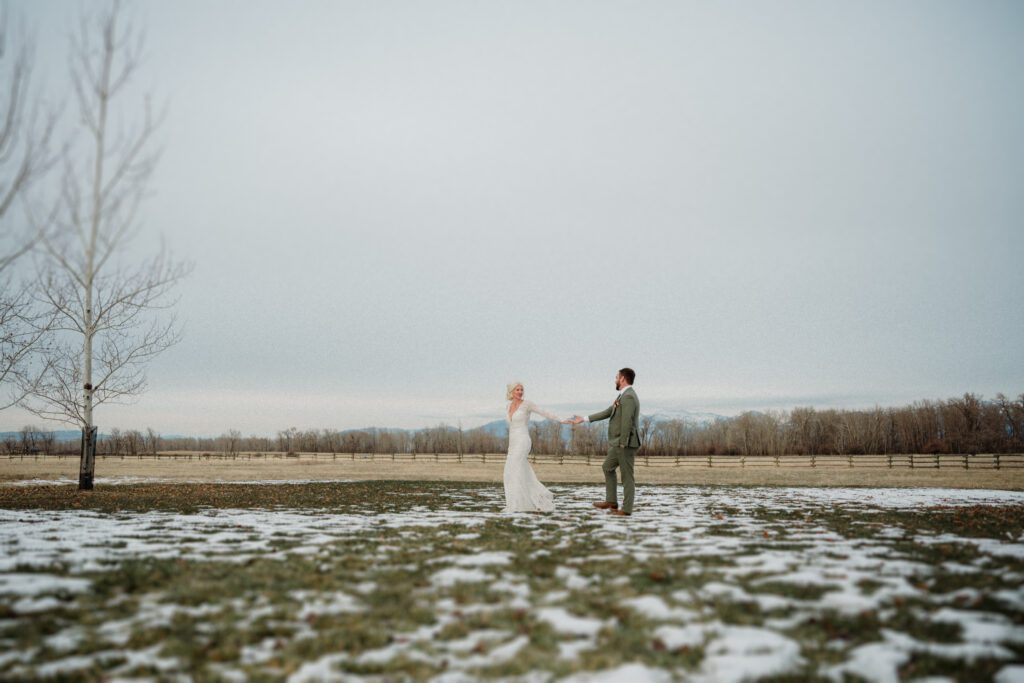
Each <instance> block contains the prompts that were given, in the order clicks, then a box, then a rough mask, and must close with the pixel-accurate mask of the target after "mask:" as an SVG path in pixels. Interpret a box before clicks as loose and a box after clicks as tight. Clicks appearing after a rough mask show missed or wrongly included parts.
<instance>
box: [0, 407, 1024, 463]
mask: <svg viewBox="0 0 1024 683" xmlns="http://www.w3.org/2000/svg"><path fill="white" fill-rule="evenodd" d="M606 429H607V428H606V425H605V424H604V423H600V422H599V423H596V424H582V425H576V426H574V427H572V428H571V431H569V430H567V429H566V430H564V429H563V428H562V425H560V424H558V423H555V422H550V421H546V422H531V423H530V437H531V440H532V441H533V452H534V453H543V454H548V455H559V454H580V455H602V454H604V453H605V452H606V451H607V449H608V440H607V433H606ZM47 435H49V436H47ZM640 436H641V441H642V442H643V447H642V449H641V453H642V454H645V455H652V456H690V455H692V456H698V455H716V454H718V455H861V454H890V453H892V454H907V453H928V454H935V453H1020V452H1024V394H1020V395H1019V396H1018V397H1017V398H1015V399H1010V398H1007V397H1006V396H1005V395H1003V394H997V395H996V397H995V398H994V399H991V400H985V399H983V398H982V397H981V396H978V395H976V394H971V393H968V394H964V395H963V396H962V397H960V398H951V399H948V400H935V401H930V400H925V401H918V402H915V403H913V404H911V405H908V406H903V407H900V408H881V407H875V408H871V409H867V410H844V409H827V410H819V409H816V408H811V407H806V408H794V409H793V410H790V411H769V412H754V411H748V412H745V413H742V414H741V415H738V416H736V417H730V418H722V419H719V420H716V421H714V422H711V423H705V424H694V423H691V422H686V421H684V420H663V421H656V420H654V418H652V417H651V416H642V417H641V419H640ZM0 445H2V447H3V449H4V452H6V453H8V454H12V455H13V454H18V453H22V454H24V453H43V454H52V453H58V452H76V451H77V444H74V443H70V442H64V443H60V442H58V441H56V440H55V439H54V438H53V434H52V432H44V431H40V430H38V429H35V428H33V427H25V428H24V429H22V430H21V432H18V433H9V434H7V435H6V436H5V438H4V440H3V443H2V444H0ZM506 446H507V438H506V437H503V436H500V435H498V434H495V433H493V432H491V431H488V430H487V429H484V428H483V427H477V428H475V429H462V428H459V427H452V426H448V425H445V424H440V425H437V426H434V427H427V428H424V429H419V430H394V429H364V430H346V431H341V430H336V429H307V430H300V429H296V428H295V427H291V428H289V429H284V430H280V431H278V432H277V434H276V435H274V436H259V435H250V436H243V435H242V433H241V432H240V431H238V430H234V429H232V430H229V431H227V432H225V433H224V434H222V435H220V436H217V437H162V436H160V435H159V434H158V433H156V432H155V431H154V430H153V429H147V430H146V431H145V432H141V431H138V430H121V429H111V430H110V433H109V434H106V435H103V436H101V437H100V439H99V442H98V447H97V450H98V452H99V453H101V454H105V455H124V456H138V455H146V454H150V455H153V454H156V453H158V452H162V451H194V452H208V453H220V454H227V455H233V454H238V453H285V454H288V453H292V454H295V453H375V454H387V453H503V452H504V451H505V450H506ZM61 449H64V450H63V451H62V450H61Z"/></svg>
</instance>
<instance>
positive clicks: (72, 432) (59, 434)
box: [0, 429, 106, 443]
mask: <svg viewBox="0 0 1024 683" xmlns="http://www.w3.org/2000/svg"><path fill="white" fill-rule="evenodd" d="M35 431H36V432H37V433H38V432H47V431H50V430H47V429H36V430H35ZM105 437H106V434H100V438H101V439H102V438H105ZM9 438H14V439H17V440H20V439H21V431H20V430H19V431H16V432H0V441H5V440H7V439H9ZM53 438H54V440H55V441H57V442H58V443H63V442H65V441H80V440H81V438H82V432H81V431H80V430H78V429H58V430H55V431H53Z"/></svg>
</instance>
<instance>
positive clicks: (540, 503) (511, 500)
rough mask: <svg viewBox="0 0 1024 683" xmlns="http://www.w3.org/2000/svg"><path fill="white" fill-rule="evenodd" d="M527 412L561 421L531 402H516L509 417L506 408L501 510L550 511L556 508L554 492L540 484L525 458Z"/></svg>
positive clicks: (528, 437) (528, 415)
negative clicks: (506, 426)
mask: <svg viewBox="0 0 1024 683" xmlns="http://www.w3.org/2000/svg"><path fill="white" fill-rule="evenodd" d="M530 413H537V414H538V415H543V416H544V417H546V418H548V419H549V420H556V421H558V422H561V420H562V418H560V417H558V416H557V415H552V414H551V413H549V412H547V411H546V410H543V409H541V408H538V407H537V405H536V404H534V403H532V402H530V401H523V402H522V403H521V404H519V408H517V409H516V412H514V413H513V414H512V417H511V418H509V417H508V410H507V409H506V410H505V420H506V421H507V422H508V455H507V456H505V509H504V510H502V512H535V511H540V512H551V511H553V510H554V509H555V497H554V495H553V494H552V493H551V491H548V490H547V488H546V487H545V486H544V484H542V483H540V480H539V479H537V475H536V474H534V472H533V468H532V467H530V461H529V460H527V457H528V456H529V455H530V447H531V446H532V445H533V444H532V443H531V442H530Z"/></svg>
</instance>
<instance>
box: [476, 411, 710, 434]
mask: <svg viewBox="0 0 1024 683" xmlns="http://www.w3.org/2000/svg"><path fill="white" fill-rule="evenodd" d="M645 417H652V418H654V424H658V423H661V422H671V421H672V420H682V421H683V422H685V423H686V424H689V425H698V426H704V425H709V424H713V423H715V422H717V421H718V420H726V419H728V418H726V417H725V416H724V415H717V414H715V413H700V412H694V411H691V410H685V409H679V410H673V411H671V412H660V413H655V414H653V415H649V416H648V415H644V414H643V413H641V415H640V418H641V419H643V418H645ZM478 429H482V430H484V431H485V432H487V433H488V434H493V435H495V436H498V437H501V438H503V439H504V438H506V437H508V422H507V421H505V420H494V421H493V422H488V423H487V424H485V425H483V426H481V427H478ZM571 433H572V425H564V426H563V427H562V436H563V438H569V435H570V434H571Z"/></svg>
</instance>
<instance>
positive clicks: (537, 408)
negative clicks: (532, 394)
mask: <svg viewBox="0 0 1024 683" xmlns="http://www.w3.org/2000/svg"><path fill="white" fill-rule="evenodd" d="M528 408H529V410H530V412H531V413H537V414H538V415H543V416H544V417H546V418H547V419H549V420H554V421H555V422H561V421H562V418H560V417H558V416H557V415H555V414H554V413H549V412H548V411H546V410H544V409H543V408H541V407H540V406H538V405H537V404H536V403H532V402H531V403H530V404H529V405H528Z"/></svg>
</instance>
